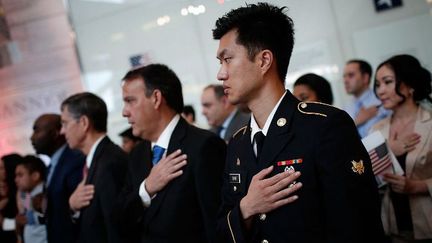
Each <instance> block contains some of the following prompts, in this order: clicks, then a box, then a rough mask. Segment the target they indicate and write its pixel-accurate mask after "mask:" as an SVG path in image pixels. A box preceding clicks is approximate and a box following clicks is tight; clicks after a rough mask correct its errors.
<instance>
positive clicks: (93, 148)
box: [86, 135, 106, 168]
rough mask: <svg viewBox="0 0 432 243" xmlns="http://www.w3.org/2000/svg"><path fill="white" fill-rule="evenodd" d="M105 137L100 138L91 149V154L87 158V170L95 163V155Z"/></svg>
mask: <svg viewBox="0 0 432 243" xmlns="http://www.w3.org/2000/svg"><path fill="white" fill-rule="evenodd" d="M105 137H106V135H103V136H101V137H100V138H98V139H97V140H96V142H95V143H94V144H93V146H92V147H91V149H90V152H89V153H88V155H87V158H86V164H87V168H90V166H91V163H92V161H93V156H94V153H95V152H96V148H97V146H98V145H99V144H100V142H101V141H102V139H104V138H105Z"/></svg>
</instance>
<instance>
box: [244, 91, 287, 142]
mask: <svg viewBox="0 0 432 243" xmlns="http://www.w3.org/2000/svg"><path fill="white" fill-rule="evenodd" d="M286 93H287V91H286V90H285V93H284V94H283V95H282V96H281V97H280V99H279V101H278V102H277V103H276V105H275V106H274V107H273V110H272V111H271V112H270V115H269V116H268V117H267V120H266V122H265V123H264V127H263V128H262V129H261V128H260V127H259V126H258V123H257V122H256V120H255V117H254V115H253V114H252V115H251V123H250V127H251V142H253V137H254V135H255V133H257V132H260V131H261V132H262V133H263V134H264V135H265V136H267V133H268V130H269V128H270V125H271V122H272V120H273V117H274V116H275V114H276V111H277V110H278V108H279V105H280V103H281V102H282V100H283V98H284V97H285V95H286Z"/></svg>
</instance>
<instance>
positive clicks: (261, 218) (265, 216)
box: [259, 213, 267, 221]
mask: <svg viewBox="0 0 432 243" xmlns="http://www.w3.org/2000/svg"><path fill="white" fill-rule="evenodd" d="M266 218H267V215H266V214H265V213H262V214H260V215H259V219H260V220H261V221H264V220H266Z"/></svg>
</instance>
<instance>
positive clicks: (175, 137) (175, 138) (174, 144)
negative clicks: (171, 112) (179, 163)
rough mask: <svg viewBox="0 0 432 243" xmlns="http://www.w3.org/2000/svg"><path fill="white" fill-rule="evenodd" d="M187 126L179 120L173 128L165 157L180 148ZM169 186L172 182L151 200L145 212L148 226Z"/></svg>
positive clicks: (182, 120)
mask: <svg viewBox="0 0 432 243" xmlns="http://www.w3.org/2000/svg"><path fill="white" fill-rule="evenodd" d="M188 126H189V125H188V124H187V122H186V121H185V120H184V119H183V118H180V120H179V122H178V124H177V126H176V127H175V129H174V131H173V133H172V135H171V139H170V142H169V145H168V148H167V153H166V154H167V155H169V154H171V153H172V152H174V151H175V150H177V149H179V148H181V147H182V146H181V145H182V141H183V139H184V137H185V135H186V131H187V128H188ZM150 159H151V158H150ZM171 186H172V182H170V183H168V185H166V186H165V188H164V189H163V190H162V191H160V192H158V193H157V196H156V197H155V198H154V199H153V200H152V202H151V205H150V208H149V209H148V212H147V217H146V224H148V223H149V222H150V221H151V219H152V218H153V217H154V216H155V215H156V214H157V212H158V211H159V208H160V206H161V204H162V203H163V201H164V199H165V196H166V195H167V194H168V191H169V189H170V188H171Z"/></svg>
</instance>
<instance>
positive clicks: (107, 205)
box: [61, 92, 127, 243]
mask: <svg viewBox="0 0 432 243" xmlns="http://www.w3.org/2000/svg"><path fill="white" fill-rule="evenodd" d="M61 110H62V114H61V119H62V130H61V131H62V133H63V134H65V137H66V141H67V143H68V144H69V146H70V147H71V148H74V149H79V150H81V151H82V152H83V153H84V154H85V155H86V156H87V157H86V163H85V165H84V168H83V180H82V181H81V182H80V184H79V185H78V187H77V189H76V190H75V191H74V192H73V193H72V195H71V197H70V198H69V206H70V208H71V210H72V211H73V212H74V215H73V217H74V218H75V219H76V220H77V222H78V223H79V234H78V241H77V242H82V243H84V242H92V243H94V242H101V243H104V242H114V243H115V242H123V241H122V240H121V239H120V234H119V231H118V226H117V225H115V223H114V220H113V219H112V213H113V210H114V204H115V203H114V202H115V199H116V198H117V196H118V194H119V192H120V189H121V186H122V185H123V180H124V176H125V173H126V169H127V155H126V154H125V153H124V152H123V151H122V149H121V148H120V147H118V146H117V145H115V144H114V143H113V142H111V140H110V139H109V138H108V136H107V135H106V131H107V116H108V111H107V107H106V105H105V102H104V101H103V100H102V99H101V98H99V97H98V96H96V95H94V94H92V93H87V92H85V93H79V94H75V95H72V96H70V97H69V98H67V99H66V100H64V101H63V103H62V105H61Z"/></svg>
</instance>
